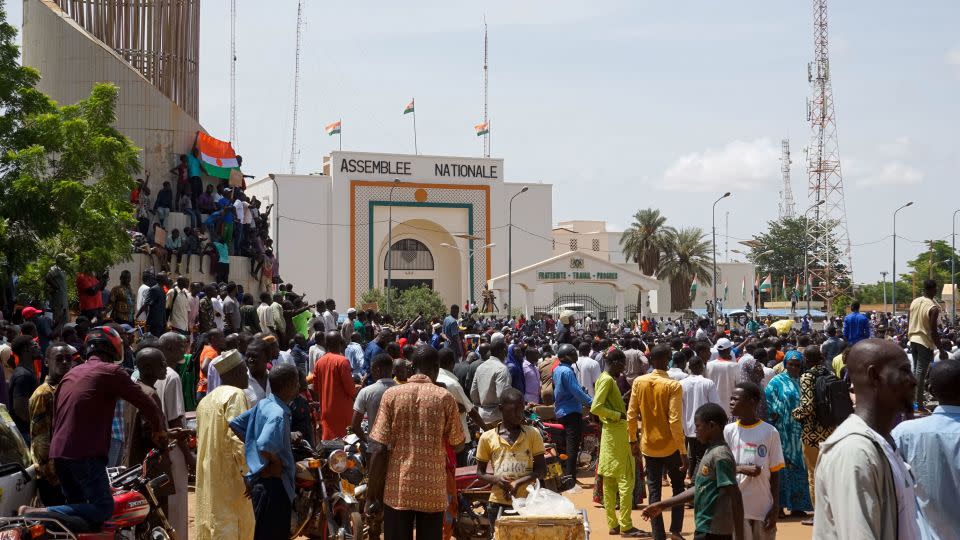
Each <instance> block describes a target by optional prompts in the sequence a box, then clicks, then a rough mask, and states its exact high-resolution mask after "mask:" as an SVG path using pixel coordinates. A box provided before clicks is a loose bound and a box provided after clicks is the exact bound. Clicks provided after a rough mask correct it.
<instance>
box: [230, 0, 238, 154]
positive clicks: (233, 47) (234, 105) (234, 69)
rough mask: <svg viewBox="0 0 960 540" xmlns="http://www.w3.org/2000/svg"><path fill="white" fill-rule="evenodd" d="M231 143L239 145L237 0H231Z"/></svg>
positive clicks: (234, 145)
mask: <svg viewBox="0 0 960 540" xmlns="http://www.w3.org/2000/svg"><path fill="white" fill-rule="evenodd" d="M230 144H231V145H233V147H234V149H236V147H237V0H230Z"/></svg>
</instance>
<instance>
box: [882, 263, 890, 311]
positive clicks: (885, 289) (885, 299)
mask: <svg viewBox="0 0 960 540" xmlns="http://www.w3.org/2000/svg"><path fill="white" fill-rule="evenodd" d="M887 274H889V272H886V271H884V272H880V276H881V277H883V312H884V313H886V312H887ZM884 316H886V315H884Z"/></svg>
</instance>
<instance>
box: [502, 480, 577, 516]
mask: <svg viewBox="0 0 960 540" xmlns="http://www.w3.org/2000/svg"><path fill="white" fill-rule="evenodd" d="M513 509H514V510H516V511H517V513H518V514H520V515H521V516H575V515H578V514H579V512H577V507H576V506H574V505H573V501H571V500H570V499H568V498H566V497H564V496H563V495H560V494H559V493H555V492H553V491H550V490H549V489H546V488H541V487H540V482H539V481H537V482H536V483H535V484H532V485H529V486H527V496H526V497H514V498H513Z"/></svg>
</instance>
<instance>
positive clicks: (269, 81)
mask: <svg viewBox="0 0 960 540" xmlns="http://www.w3.org/2000/svg"><path fill="white" fill-rule="evenodd" d="M237 4H238V15H237V32H238V44H237V62H238V63H237V85H238V90H237V126H238V136H237V144H236V149H237V151H238V152H239V153H242V154H243V156H244V164H245V166H246V167H245V172H247V173H250V174H254V175H256V176H258V177H260V176H263V175H265V174H266V173H270V172H288V171H289V161H290V147H291V128H292V122H291V120H292V117H293V114H292V109H293V87H294V84H293V80H294V51H295V30H296V16H297V2H295V1H293V0H274V1H271V2H269V3H267V2H254V1H253V0H238V2H237ZM201 5H202V7H201V21H202V28H201V50H200V89H201V90H200V122H201V124H202V125H203V126H204V127H205V129H207V130H208V131H209V132H210V133H211V134H213V135H214V136H217V137H219V138H223V139H227V138H229V127H230V119H229V112H230V104H229V60H230V50H229V47H230V33H229V32H230V29H229V23H230V11H229V2H227V0H217V1H213V0H203V2H202V4H201ZM7 8H8V9H9V11H10V21H11V22H12V23H13V24H15V25H19V24H20V22H21V19H22V13H21V12H22V9H21V3H20V2H19V1H16V0H11V1H10V2H8V6H7ZM830 8H831V9H830V11H829V19H830V29H829V32H830V58H831V75H832V78H833V81H832V82H833V90H834V98H835V102H836V118H837V124H838V135H839V147H840V159H841V163H842V170H843V178H844V189H845V195H846V208H847V218H848V227H849V235H850V241H851V243H852V246H853V247H852V249H853V271H854V279H855V280H856V281H857V282H876V281H878V280H879V279H880V272H881V271H889V270H890V266H891V263H892V247H893V244H892V227H893V224H892V213H893V210H894V209H896V208H897V207H898V206H900V205H901V204H904V203H905V202H907V201H914V205H913V206H912V207H910V208H907V209H905V210H903V211H902V212H900V214H899V218H898V223H897V234H898V238H899V239H898V242H897V256H898V257H897V267H898V270H901V271H902V270H903V269H905V268H906V264H905V263H906V261H907V260H908V259H910V258H913V257H915V256H916V255H917V254H918V253H919V252H921V251H922V250H923V249H924V245H923V244H922V241H923V240H926V239H930V238H934V239H945V240H948V241H949V240H950V234H951V222H950V218H951V214H952V213H953V211H954V210H956V209H958V208H960V187H958V184H957V181H956V174H957V173H956V171H958V169H960V153H958V152H957V151H956V150H955V147H956V141H957V138H958V133H957V131H958V126H960V122H958V119H960V100H957V99H956V96H957V95H958V91H960V34H958V33H957V32H956V28H957V27H958V23H960V2H956V1H954V0H925V1H923V2H910V3H906V4H905V3H903V2H894V1H890V0H844V1H842V2H840V1H836V0H835V1H834V2H833V4H832V5H831V6H830ZM484 19H486V22H487V24H488V25H489V35H490V85H489V106H490V123H491V146H492V154H493V156H494V157H501V158H503V159H504V160H505V164H504V169H505V177H506V179H507V180H508V181H529V182H544V183H550V184H553V220H554V222H557V221H561V220H570V219H599V220H607V221H608V223H609V224H610V226H611V227H613V228H615V229H623V228H624V227H625V226H627V225H629V223H630V221H631V216H632V215H633V213H634V212H636V211H637V210H639V209H641V208H646V207H654V208H659V209H660V210H661V211H662V212H663V213H664V214H665V215H666V216H667V218H668V222H669V223H670V224H672V225H674V226H676V227H690V226H695V227H700V228H702V229H703V230H704V232H706V233H708V234H709V232H710V227H711V216H710V209H711V205H712V203H713V201H714V200H715V199H716V198H717V197H718V196H719V195H720V194H722V193H723V192H724V191H731V192H732V193H733V195H732V197H731V198H729V199H725V200H724V201H722V202H721V203H720V204H719V205H718V206H717V220H716V222H717V233H718V235H719V237H720V240H719V241H718V252H719V254H720V260H723V259H724V255H725V254H726V253H727V252H726V245H725V243H724V241H723V238H725V237H727V236H729V241H730V249H739V248H742V246H739V245H738V244H737V242H738V241H739V240H743V239H748V238H750V237H751V236H752V235H753V234H755V233H757V232H758V231H759V230H762V229H763V228H764V227H765V223H766V222H767V221H768V220H772V219H776V218H777V217H778V192H779V191H780V190H781V186H782V183H783V182H782V176H781V173H780V146H781V144H780V141H781V139H783V138H789V139H790V146H791V151H792V155H793V164H792V167H791V178H792V185H793V192H794V197H795V199H796V201H797V208H798V210H799V211H800V212H802V211H803V210H804V209H806V207H807V206H808V205H809V203H808V202H807V174H806V170H805V164H804V158H803V156H804V154H803V149H804V148H805V147H806V146H808V145H809V140H810V133H811V130H810V127H809V125H808V124H807V122H806V99H807V97H808V96H809V95H810V87H809V85H808V83H807V63H808V62H809V60H810V59H811V57H812V55H813V16H812V6H811V3H810V2H807V1H799V0H797V1H791V2H769V1H759V0H740V1H737V2H715V1H711V0H688V1H685V2H654V1H640V0H623V1H620V0H602V1H599V2H578V1H573V0H552V1H544V0H527V1H524V2H516V1H500V0H497V1H488V2H449V1H416V0H414V1H411V2H403V3H400V2H387V1H382V0H370V1H366V2H334V3H330V2H318V1H316V0H306V2H305V21H306V22H305V28H304V33H303V46H302V60H301V83H300V96H301V101H300V113H299V131H298V141H299V144H298V146H299V154H298V158H297V172H299V173H309V172H316V171H319V170H320V168H321V164H322V157H323V155H324V154H326V153H328V152H330V151H331V150H335V149H336V147H337V142H338V141H337V138H336V137H328V136H326V135H325V134H324V131H323V126H324V125H325V124H327V123H329V122H332V121H335V120H338V119H342V121H343V148H344V150H356V151H370V152H398V153H412V152H413V134H412V125H411V118H410V116H409V115H408V116H404V115H403V114H402V111H403V107H404V105H405V104H406V103H407V102H409V101H410V98H411V97H415V98H416V104H417V129H418V144H419V149H420V153H422V154H433V155H455V156H480V155H481V154H482V139H481V138H478V137H476V136H475V134H474V130H473V125H474V124H476V123H478V122H479V121H480V120H481V119H482V114H483V86H482V77H483V75H482V69H481V68H482V58H483V21H484ZM518 202H519V201H518ZM727 212H729V228H727V227H726V223H725V222H726V213H727ZM730 256H731V258H735V257H736V254H732V253H731V254H730Z"/></svg>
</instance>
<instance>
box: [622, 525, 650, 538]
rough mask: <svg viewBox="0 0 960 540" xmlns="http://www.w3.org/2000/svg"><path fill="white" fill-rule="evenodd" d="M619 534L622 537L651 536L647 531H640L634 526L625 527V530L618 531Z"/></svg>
mask: <svg viewBox="0 0 960 540" xmlns="http://www.w3.org/2000/svg"><path fill="white" fill-rule="evenodd" d="M620 536H622V537H624V538H652V537H653V534H652V533H649V532H647V531H641V530H640V529H637V528H636V527H634V528H632V529H627V530H626V531H623V532H622V533H620Z"/></svg>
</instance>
